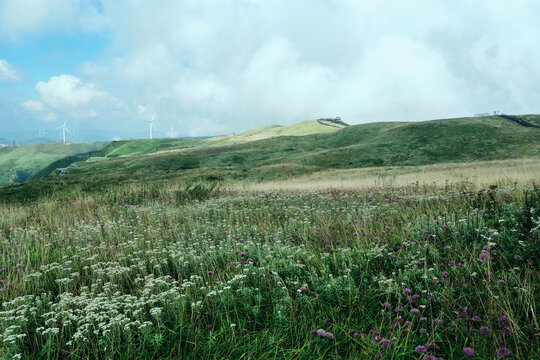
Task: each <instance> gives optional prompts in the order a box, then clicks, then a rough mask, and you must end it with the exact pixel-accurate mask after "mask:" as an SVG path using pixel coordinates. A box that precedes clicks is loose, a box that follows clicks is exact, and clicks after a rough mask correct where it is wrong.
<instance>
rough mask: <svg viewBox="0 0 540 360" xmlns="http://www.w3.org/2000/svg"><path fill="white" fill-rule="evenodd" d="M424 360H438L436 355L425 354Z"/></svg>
mask: <svg viewBox="0 0 540 360" xmlns="http://www.w3.org/2000/svg"><path fill="white" fill-rule="evenodd" d="M424 360H437V358H436V357H435V355H426V356H424Z"/></svg>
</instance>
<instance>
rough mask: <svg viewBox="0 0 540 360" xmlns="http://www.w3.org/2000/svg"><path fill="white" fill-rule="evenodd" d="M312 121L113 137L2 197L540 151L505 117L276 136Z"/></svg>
mask: <svg viewBox="0 0 540 360" xmlns="http://www.w3.org/2000/svg"><path fill="white" fill-rule="evenodd" d="M539 118H540V117H539V116H533V115H528V116H527V119H528V120H527V121H530V122H531V123H533V121H537V120H538V119H539ZM312 125H313V122H304V123H300V124H298V125H297V126H293V127H289V128H287V127H276V126H271V127H265V128H259V129H254V130H252V131H250V132H247V134H246V133H244V135H241V134H236V135H230V136H228V137H220V138H217V139H216V138H213V139H159V140H130V141H118V142H111V143H107V144H105V145H104V146H103V147H101V148H99V149H96V150H93V151H90V152H87V153H83V154H76V155H72V156H70V157H67V158H63V159H60V160H57V161H56V162H53V163H52V164H50V165H49V166H48V167H46V168H45V169H43V170H42V171H40V172H38V173H37V174H36V176H35V177H34V178H35V179H33V180H31V181H29V182H26V183H24V184H21V185H19V186H11V187H9V186H8V187H2V188H0V195H5V196H8V197H9V194H12V195H13V194H15V195H13V196H17V195H16V194H21V193H28V191H32V193H40V192H50V191H52V190H51V189H57V190H58V189H60V190H62V189H66V188H71V186H69V185H77V186H80V187H82V189H86V190H88V191H91V190H94V189H95V190H97V189H100V188H102V187H103V186H109V185H111V184H121V183H124V182H132V181H143V182H160V181H164V180H171V179H175V180H179V179H180V180H182V181H185V182H193V181H201V180H203V181H204V180H212V181H215V180H217V181H229V180H230V181H238V180H241V181H243V180H248V181H267V180H273V179H285V178H290V177H294V176H297V175H306V174H310V173H313V172H317V171H324V170H328V169H350V168H366V167H375V166H406V165H425V164H436V163H452V162H460V163H464V162H474V161H484V160H502V159H517V158H525V157H526V158H535V157H539V156H540V129H537V128H532V127H526V126H523V125H520V124H518V123H516V122H514V121H510V120H508V119H505V118H502V117H499V116H487V117H474V118H459V119H445V120H433V121H424V122H408V123H407V122H387V123H371V124H362V125H355V126H346V127H343V128H341V129H333V130H331V131H330V132H322V133H316V134H311V135H304V136H275V137H273V136H274V135H269V134H276V132H277V133H279V131H284V132H283V133H289V134H290V133H298V132H296V131H297V130H298V129H301V128H302V127H307V128H309V127H311V126H312ZM321 126H324V125H321ZM262 134H264V136H267V137H266V138H264V139H261V140H253V141H237V142H236V143H233V144H230V142H231V141H232V139H235V137H236V138H239V137H241V136H243V137H245V138H252V137H253V136H255V135H261V136H262ZM74 162H76V163H77V164H78V166H79V167H78V168H69V169H68V170H67V172H66V175H65V176H60V175H59V174H58V173H57V172H55V171H54V170H55V169H56V168H59V167H67V166H68V165H70V164H72V163H74ZM31 189H32V190H31ZM26 196H27V195H26Z"/></svg>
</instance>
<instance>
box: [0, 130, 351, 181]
mask: <svg viewBox="0 0 540 360" xmlns="http://www.w3.org/2000/svg"><path fill="white" fill-rule="evenodd" d="M331 125H333V126H328V125H327V124H325V123H324V122H323V123H320V122H317V120H307V121H303V122H301V123H299V124H295V125H291V126H280V125H270V126H265V127H261V128H256V129H251V130H247V131H244V132H242V133H238V134H232V135H226V136H218V137H213V138H206V139H154V140H149V139H140V140H122V141H113V142H107V143H95V144H71V145H64V144H61V143H50V144H32V145H26V146H16V147H6V148H1V149H0V184H2V183H10V182H20V181H24V180H26V179H27V178H29V177H36V176H37V177H43V176H44V175H45V176H46V175H49V174H50V173H51V172H52V171H54V170H55V169H56V168H63V167H67V166H69V165H70V164H72V163H74V162H79V161H83V160H88V159H90V158H92V159H91V161H92V162H98V161H103V160H108V159H111V158H119V157H127V156H140V155H143V154H150V153H156V152H160V151H168V150H173V149H184V148H193V147H201V146H220V145H230V144H238V143H245V142H250V141H255V140H260V139H267V138H271V137H277V136H302V135H309V134H318V133H328V132H334V131H337V130H339V129H340V128H343V127H345V126H347V125H346V124H344V123H342V124H331Z"/></svg>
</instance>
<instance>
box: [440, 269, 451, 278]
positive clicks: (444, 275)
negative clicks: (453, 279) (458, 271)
mask: <svg viewBox="0 0 540 360" xmlns="http://www.w3.org/2000/svg"><path fill="white" fill-rule="evenodd" d="M448 276H450V274H449V273H448V271H443V272H442V273H441V279H445V278H447V277H448Z"/></svg>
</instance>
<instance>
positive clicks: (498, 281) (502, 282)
mask: <svg viewBox="0 0 540 360" xmlns="http://www.w3.org/2000/svg"><path fill="white" fill-rule="evenodd" d="M504 282H505V281H504V280H497V284H504Z"/></svg>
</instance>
